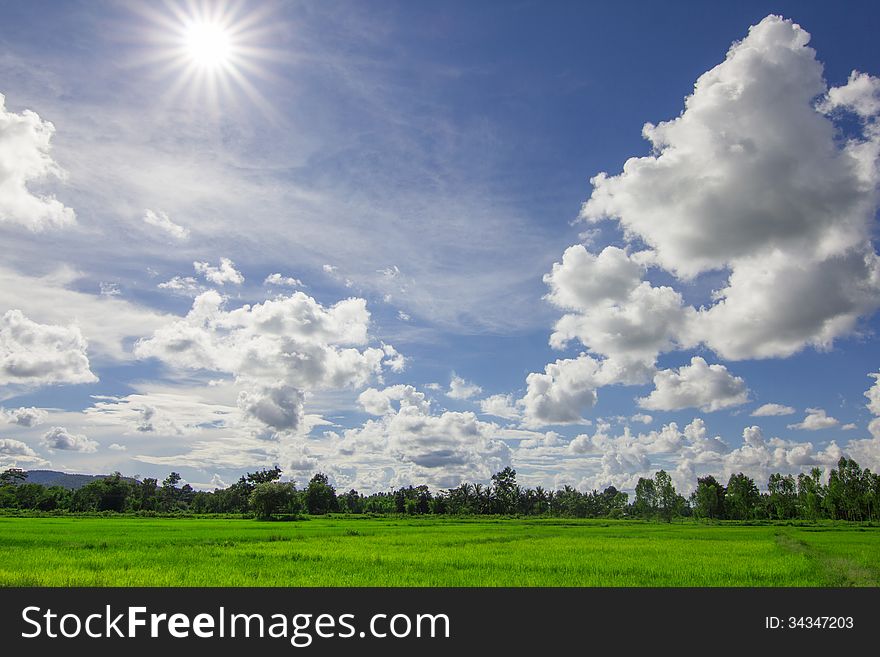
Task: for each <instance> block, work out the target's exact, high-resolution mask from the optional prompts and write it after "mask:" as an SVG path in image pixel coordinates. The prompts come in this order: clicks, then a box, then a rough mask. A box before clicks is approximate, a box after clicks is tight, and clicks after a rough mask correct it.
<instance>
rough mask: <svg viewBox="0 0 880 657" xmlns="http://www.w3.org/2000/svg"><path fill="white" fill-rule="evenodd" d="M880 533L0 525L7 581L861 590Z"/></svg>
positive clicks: (448, 524) (878, 561)
mask: <svg viewBox="0 0 880 657" xmlns="http://www.w3.org/2000/svg"><path fill="white" fill-rule="evenodd" d="M878 575H880V528H876V527H856V526H852V527H851V526H827V527H808V526H807V527H778V526H772V525H769V526H738V525H719V526H702V525H697V524H691V523H687V524H671V525H666V524H659V523H658V524H642V523H634V522H608V521H602V522H596V521H552V520H540V519H538V520H535V519H533V520H500V521H499V520H449V519H440V520H438V519H413V520H407V519H391V518H389V519H355V518H313V519H311V520H307V521H301V522H256V521H253V520H219V519H198V520H184V519H180V520H178V519H142V518H112V519H105V518H0V585H5V586H852V585H868V586H873V585H877V583H878Z"/></svg>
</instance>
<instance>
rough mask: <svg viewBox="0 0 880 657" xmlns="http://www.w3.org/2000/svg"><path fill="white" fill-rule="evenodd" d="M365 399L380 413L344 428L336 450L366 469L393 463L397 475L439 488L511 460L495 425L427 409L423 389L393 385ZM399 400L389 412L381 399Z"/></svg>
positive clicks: (482, 477) (473, 477)
mask: <svg viewBox="0 0 880 657" xmlns="http://www.w3.org/2000/svg"><path fill="white" fill-rule="evenodd" d="M374 392H375V393H377V394H370V395H368V397H367V398H366V399H363V400H362V402H364V403H365V404H364V405H365V406H373V405H375V406H376V407H375V408H373V409H372V410H374V411H379V410H381V411H383V415H382V417H380V418H379V419H376V420H367V422H366V423H364V425H363V426H362V427H360V428H356V429H348V430H346V431H344V432H343V433H342V435H341V436H338V435H336V434H330V437H331V438H333V439H335V440H337V441H338V452H339V454H341V455H343V456H353V457H355V458H357V459H358V462H360V463H361V464H362V465H361V466H360V467H364V466H365V465H367V466H368V465H369V464H370V463H371V461H375V465H376V467H388V466H390V467H392V468H395V469H396V470H397V471H398V476H403V473H404V472H405V473H407V474H406V477H407V478H408V479H409V480H410V481H425V482H427V483H429V484H431V485H433V486H437V487H444V488H445V487H449V486H456V485H458V484H459V483H461V482H462V481H483V480H487V479H488V478H489V477H490V476H491V475H492V473H494V472H498V471H499V470H501V469H502V468H504V467H505V466H506V465H509V463H510V449H509V448H508V447H507V445H506V444H505V443H504V442H503V441H501V440H498V439H497V438H496V435H497V434H498V433H499V428H498V426H497V425H495V424H492V423H489V422H481V421H480V420H478V419H477V417H476V415H475V414H474V413H471V412H467V413H456V412H451V411H446V412H443V413H441V414H439V415H433V414H431V413H430V409H429V406H428V404H427V403H426V402H425V401H424V399H423V396H421V393H418V392H415V390H414V389H413V388H412V387H411V386H395V390H393V391H390V392H388V393H386V394H384V395H383V391H374ZM382 397H384V398H386V399H389V400H391V399H397V400H399V401H400V406H399V409H398V410H396V411H394V410H393V409H391V412H388V407H387V406H385V405H384V404H383V403H382V402H381V401H380V399H381V398H382Z"/></svg>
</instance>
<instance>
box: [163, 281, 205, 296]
mask: <svg viewBox="0 0 880 657" xmlns="http://www.w3.org/2000/svg"><path fill="white" fill-rule="evenodd" d="M157 287H158V288H159V289H160V290H168V291H169V292H173V293H174V294H180V295H182V296H187V297H196V296H198V295H199V294H200V293H202V292H204V291H205V288H203V287H202V286H201V285H199V282H198V281H197V280H196V279H195V278H193V277H192V276H175V277H174V278H172V279H171V280H168V281H165V282H164V283H159V285H157Z"/></svg>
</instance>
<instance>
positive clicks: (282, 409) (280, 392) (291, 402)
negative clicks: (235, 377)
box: [238, 384, 305, 431]
mask: <svg viewBox="0 0 880 657" xmlns="http://www.w3.org/2000/svg"><path fill="white" fill-rule="evenodd" d="M304 402H305V397H304V395H303V391H302V390H300V389H298V388H295V387H294V386H291V385H287V384H275V385H267V386H262V387H258V388H256V389H251V390H242V391H241V392H240V393H239V395H238V407H239V408H240V409H241V410H242V412H243V413H244V415H245V417H251V418H254V419H256V420H258V421H260V422H262V423H263V424H265V425H266V426H268V427H270V428H272V429H275V430H276V431H296V430H297V429H298V428H299V426H300V425H301V424H302V421H303V415H304V413H303V405H304Z"/></svg>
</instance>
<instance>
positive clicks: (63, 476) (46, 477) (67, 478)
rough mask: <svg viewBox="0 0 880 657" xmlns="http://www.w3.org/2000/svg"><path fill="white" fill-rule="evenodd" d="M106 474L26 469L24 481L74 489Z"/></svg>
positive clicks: (129, 478) (127, 478) (128, 478)
mask: <svg viewBox="0 0 880 657" xmlns="http://www.w3.org/2000/svg"><path fill="white" fill-rule="evenodd" d="M107 476H109V475H87V474H68V473H67V472H56V471H55V470H28V471H27V479H25V483H28V484H42V485H43V486H46V487H47V488H48V487H49V486H62V487H63V488H71V489H76V488H82V487H83V486H85V485H86V484H89V483H91V482H93V481H96V480H98V479H103V478H104V477H107ZM123 479H125V480H126V481H134V479H132V478H131V477H123Z"/></svg>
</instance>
